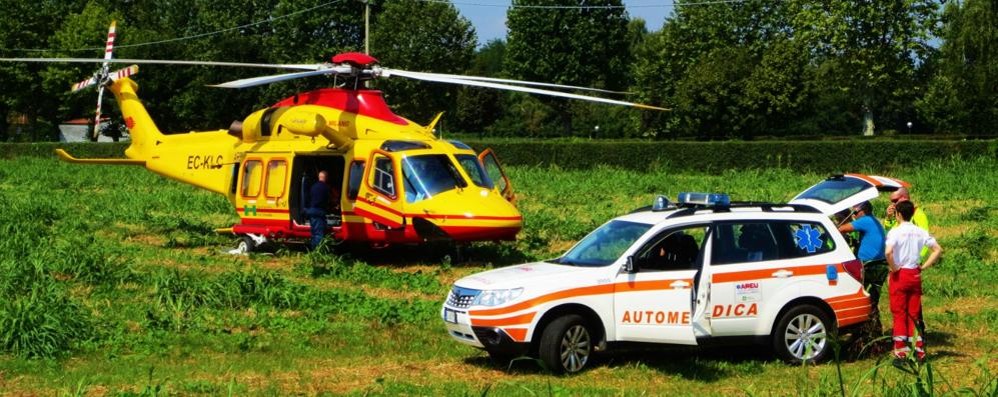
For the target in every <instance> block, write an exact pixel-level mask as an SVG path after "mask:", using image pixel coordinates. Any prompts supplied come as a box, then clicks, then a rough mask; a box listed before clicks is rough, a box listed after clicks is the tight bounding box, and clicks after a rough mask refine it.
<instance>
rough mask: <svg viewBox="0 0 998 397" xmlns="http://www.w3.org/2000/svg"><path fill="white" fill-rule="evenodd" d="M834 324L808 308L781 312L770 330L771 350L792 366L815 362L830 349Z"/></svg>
mask: <svg viewBox="0 0 998 397" xmlns="http://www.w3.org/2000/svg"><path fill="white" fill-rule="evenodd" d="M833 334H834V325H833V324H832V323H831V321H830V320H829V319H828V315H827V314H826V313H825V312H824V311H822V310H821V309H819V308H817V307H815V306H812V305H800V306H795V307H793V308H791V309H790V310H788V311H787V312H786V313H783V316H782V317H780V321H778V322H777V323H776V328H774V329H773V349H774V350H775V351H776V354H777V356H779V357H780V358H781V359H783V361H786V362H788V363H792V364H802V363H817V362H821V361H822V360H824V359H825V358H827V357H828V354H829V351H831V350H832V343H834V340H833V339H832V335H833Z"/></svg>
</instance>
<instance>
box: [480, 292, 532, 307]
mask: <svg viewBox="0 0 998 397" xmlns="http://www.w3.org/2000/svg"><path fill="white" fill-rule="evenodd" d="M522 294H523V288H511V289H487V290H484V291H482V293H480V294H478V297H476V298H475V301H474V302H472V305H473V306H479V305H480V306H499V305H501V304H504V303H506V302H509V301H512V300H514V299H516V298H519V297H520V295H522Z"/></svg>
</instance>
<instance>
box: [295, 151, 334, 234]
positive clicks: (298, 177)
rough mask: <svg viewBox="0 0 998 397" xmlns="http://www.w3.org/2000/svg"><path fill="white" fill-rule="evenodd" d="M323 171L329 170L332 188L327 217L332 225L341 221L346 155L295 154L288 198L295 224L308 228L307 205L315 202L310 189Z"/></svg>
mask: <svg viewBox="0 0 998 397" xmlns="http://www.w3.org/2000/svg"><path fill="white" fill-rule="evenodd" d="M320 171H326V173H327V179H326V184H327V185H329V187H330V188H331V189H332V196H331V197H330V198H329V199H330V201H331V202H330V206H329V208H327V211H328V213H327V215H326V218H327V219H326V221H327V224H328V225H329V226H330V227H335V226H338V225H339V220H340V217H341V216H340V212H339V209H340V203H341V200H342V195H340V194H339V193H340V192H342V191H343V182H344V159H343V156H338V155H332V156H330V155H318V156H317V155H311V156H309V155H298V156H295V158H294V166H293V167H292V172H291V184H290V185H291V188H290V193H291V194H290V197H289V199H288V203H289V210H290V212H291V220H292V221H293V226H294V227H295V228H297V229H302V230H308V216H306V215H305V209H306V208H308V207H309V205H311V203H309V200H310V198H309V193H310V191H311V189H312V186H313V185H315V182H316V181H318V176H319V172H320Z"/></svg>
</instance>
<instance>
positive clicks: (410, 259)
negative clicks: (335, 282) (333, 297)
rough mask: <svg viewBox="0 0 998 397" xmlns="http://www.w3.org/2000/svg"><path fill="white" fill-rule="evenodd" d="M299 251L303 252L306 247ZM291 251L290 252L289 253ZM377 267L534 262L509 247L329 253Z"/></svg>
mask: <svg viewBox="0 0 998 397" xmlns="http://www.w3.org/2000/svg"><path fill="white" fill-rule="evenodd" d="M298 249H301V250H304V249H305V247H304V246H300V247H299V248H298ZM289 250H290V249H289ZM329 254H330V255H337V256H341V257H344V258H350V259H354V260H360V261H363V262H365V263H367V264H370V265H374V266H408V265H445V266H453V267H479V266H495V267H501V266H509V265H514V264H518V263H526V262H530V261H532V260H533V258H531V257H530V256H529V255H527V254H525V253H524V252H522V251H520V250H519V249H518V248H516V246H515V245H513V244H510V243H475V244H470V245H464V246H460V247H455V246H454V245H452V244H441V243H427V244H421V245H389V246H387V247H372V246H370V245H368V244H341V245H338V246H336V247H334V248H333V249H331V250H330V252H329Z"/></svg>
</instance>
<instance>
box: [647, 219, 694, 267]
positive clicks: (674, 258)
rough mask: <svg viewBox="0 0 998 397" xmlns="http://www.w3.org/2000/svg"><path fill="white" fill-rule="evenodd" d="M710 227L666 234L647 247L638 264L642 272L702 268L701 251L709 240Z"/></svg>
mask: <svg viewBox="0 0 998 397" xmlns="http://www.w3.org/2000/svg"><path fill="white" fill-rule="evenodd" d="M707 230H708V229H707V226H706V225H697V226H686V227H682V228H678V229H668V230H665V231H663V232H661V233H659V234H658V235H656V236H655V237H653V238H652V239H651V240H649V241H648V243H646V244H645V246H644V247H642V248H641V249H640V250H638V253H637V255H635V256H634V263H635V264H636V265H637V271H639V272H654V271H666V270H691V269H698V268H699V267H700V266H699V264H700V262H699V261H700V260H702V256H701V255H700V250H701V249H702V248H703V245H704V240H706V239H707Z"/></svg>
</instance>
